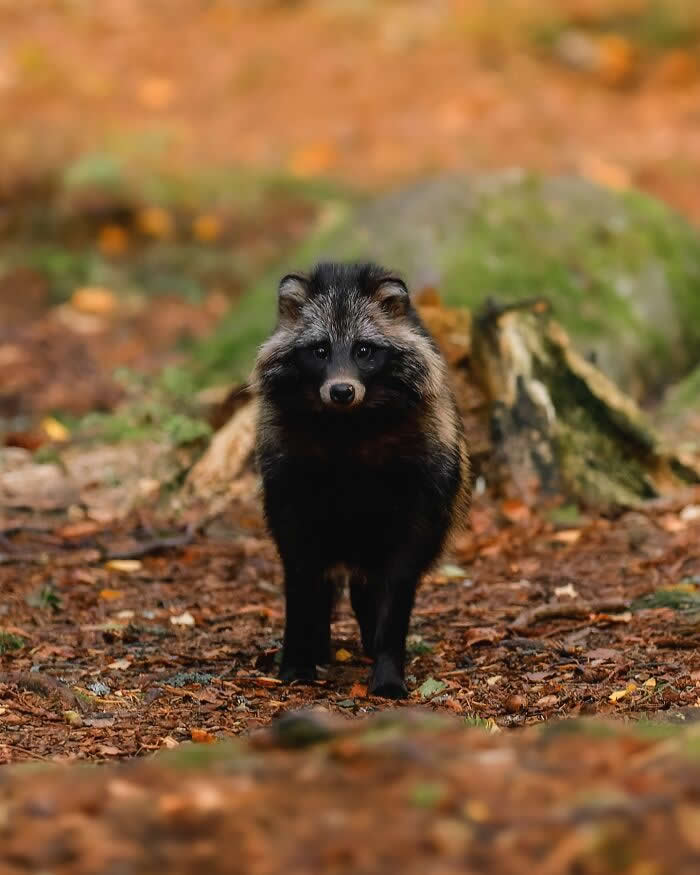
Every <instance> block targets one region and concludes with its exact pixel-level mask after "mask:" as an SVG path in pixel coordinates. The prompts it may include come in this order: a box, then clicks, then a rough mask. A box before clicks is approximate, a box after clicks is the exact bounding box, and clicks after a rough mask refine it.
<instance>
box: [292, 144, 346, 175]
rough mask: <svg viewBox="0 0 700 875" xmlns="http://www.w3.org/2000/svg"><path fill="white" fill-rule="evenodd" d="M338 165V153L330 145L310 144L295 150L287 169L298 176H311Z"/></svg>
mask: <svg viewBox="0 0 700 875" xmlns="http://www.w3.org/2000/svg"><path fill="white" fill-rule="evenodd" d="M337 163H338V153H337V151H336V149H335V146H333V144H332V143H312V144H310V145H308V146H303V147H302V148H301V149H297V151H296V152H294V154H293V155H292V157H291V158H290V160H289V169H290V170H291V171H292V173H296V174H297V175H298V176H313V175H314V174H316V173H321V172H323V171H324V170H329V169H330V168H331V167H334V166H335V165H336V164H337Z"/></svg>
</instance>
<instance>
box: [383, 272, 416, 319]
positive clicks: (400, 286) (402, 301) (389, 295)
mask: <svg viewBox="0 0 700 875" xmlns="http://www.w3.org/2000/svg"><path fill="white" fill-rule="evenodd" d="M374 297H375V298H376V299H377V300H378V301H379V303H380V304H381V306H382V309H383V310H385V311H386V312H387V313H389V314H390V315H391V316H405V315H406V313H408V310H409V307H410V306H411V302H410V299H409V296H408V289H407V288H406V284H405V283H404V281H403V280H400V279H398V278H397V277H389V278H387V279H385V280H382V282H381V283H380V284H379V286H378V287H377V290H376V292H375V293H374Z"/></svg>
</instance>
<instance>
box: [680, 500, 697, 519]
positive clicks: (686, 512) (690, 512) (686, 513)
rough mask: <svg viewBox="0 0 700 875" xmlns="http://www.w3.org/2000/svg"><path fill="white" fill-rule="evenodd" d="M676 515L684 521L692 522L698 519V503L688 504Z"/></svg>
mask: <svg viewBox="0 0 700 875" xmlns="http://www.w3.org/2000/svg"><path fill="white" fill-rule="evenodd" d="M678 516H679V517H680V518H681V519H682V520H683V522H685V523H690V522H694V521H695V520H700V504H688V505H687V506H686V507H684V508H683V510H682V511H681V512H680V513H679V514H678Z"/></svg>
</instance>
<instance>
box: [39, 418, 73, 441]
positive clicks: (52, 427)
mask: <svg viewBox="0 0 700 875" xmlns="http://www.w3.org/2000/svg"><path fill="white" fill-rule="evenodd" d="M41 430H42V431H43V432H44V434H45V435H46V436H47V437H48V438H49V439H50V440H52V441H56V443H65V442H66V441H67V440H69V439H70V432H69V431H68V429H67V428H66V427H65V425H63V423H62V422H59V421H58V420H57V419H54V418H53V416H47V417H46V418H45V419H42V420H41Z"/></svg>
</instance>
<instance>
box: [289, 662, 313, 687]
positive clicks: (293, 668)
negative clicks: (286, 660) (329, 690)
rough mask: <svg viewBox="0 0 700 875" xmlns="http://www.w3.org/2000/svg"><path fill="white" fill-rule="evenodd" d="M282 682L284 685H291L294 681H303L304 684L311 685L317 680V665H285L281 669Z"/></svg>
mask: <svg viewBox="0 0 700 875" xmlns="http://www.w3.org/2000/svg"><path fill="white" fill-rule="evenodd" d="M280 680H281V681H282V683H284V684H291V683H292V681H301V682H302V683H310V682H311V681H315V680H316V666H315V665H283V666H282V668H281V669H280Z"/></svg>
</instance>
